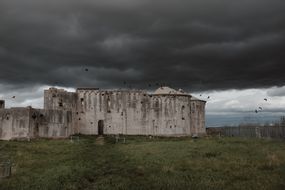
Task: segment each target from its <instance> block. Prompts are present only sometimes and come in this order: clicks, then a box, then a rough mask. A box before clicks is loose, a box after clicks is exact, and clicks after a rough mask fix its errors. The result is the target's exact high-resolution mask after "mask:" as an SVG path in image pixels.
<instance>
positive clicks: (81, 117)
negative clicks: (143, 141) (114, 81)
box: [75, 89, 205, 136]
mask: <svg viewBox="0 0 285 190" xmlns="http://www.w3.org/2000/svg"><path fill="white" fill-rule="evenodd" d="M77 94H78V102H77V112H76V117H75V120H76V121H77V122H78V123H77V126H75V128H76V129H77V131H78V132H79V133H82V134H98V131H99V129H98V126H99V125H100V124H99V123H103V124H104V130H103V131H104V134H128V135H158V136H184V135H192V134H202V133H205V115H204V105H205V102H203V101H198V100H197V101H194V102H193V105H194V107H195V110H192V108H191V105H192V104H191V102H192V100H191V96H188V95H151V94H148V93H147V92H146V91H142V90H121V91H103V90H88V89H87V90H84V89H80V90H77ZM191 111H192V112H191ZM192 117H193V118H192Z"/></svg>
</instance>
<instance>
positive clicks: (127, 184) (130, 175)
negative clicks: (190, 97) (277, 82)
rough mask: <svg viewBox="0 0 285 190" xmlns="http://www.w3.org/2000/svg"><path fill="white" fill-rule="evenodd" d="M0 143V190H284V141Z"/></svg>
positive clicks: (86, 138)
mask: <svg viewBox="0 0 285 190" xmlns="http://www.w3.org/2000/svg"><path fill="white" fill-rule="evenodd" d="M102 142H103V141H99V143H98V140H97V141H96V137H94V136H93V137H92V136H82V137H80V140H79V141H76V142H70V141H69V140H44V139H41V140H35V141H31V142H16V141H11V142H7V141H0V159H1V160H7V159H10V160H11V161H12V163H13V168H12V176H11V177H10V178H5V179H0V189H1V190H5V189H52V190H55V189H131V190H134V189H219V190H221V189H257V190H262V189H270V190H271V189H285V142H284V141H276V140H259V139H242V138H220V139H219V138H201V139H197V140H193V139H191V138H158V139H148V138H147V137H126V143H125V144H124V143H123V142H119V143H115V139H114V138H112V137H105V139H104V143H102Z"/></svg>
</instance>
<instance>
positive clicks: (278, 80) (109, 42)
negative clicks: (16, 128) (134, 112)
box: [0, 0, 285, 90]
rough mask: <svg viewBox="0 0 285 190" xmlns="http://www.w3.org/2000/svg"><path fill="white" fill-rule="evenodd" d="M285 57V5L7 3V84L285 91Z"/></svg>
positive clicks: (3, 17)
mask: <svg viewBox="0 0 285 190" xmlns="http://www.w3.org/2000/svg"><path fill="white" fill-rule="evenodd" d="M284 52H285V1H283V0H250V1H249V0H241V1H228V0H204V1H200V0H187V1H186V0H181V1H166V0H157V1H150V0H144V1H141V0H108V1H97V0H82V1H75V0H57V1H55V0H49V1H44V0H1V1H0V66H1V69H0V79H1V81H0V83H2V84H5V85H7V84H8V85H12V86H16V87H17V86H21V87H23V86H37V85H62V86H69V87H76V86H98V87H122V86H123V81H126V83H127V85H132V86H133V87H143V88H146V87H147V86H148V84H149V83H151V84H152V86H153V84H155V83H165V84H169V85H171V86H174V87H182V88H186V89H191V90H211V89H230V88H255V87H256V88H257V87H269V86H273V85H280V86H281V85H285V75H284V74H283V73H284V72H283V70H282V67H283V64H284V61H285V53H284ZM85 68H88V71H85Z"/></svg>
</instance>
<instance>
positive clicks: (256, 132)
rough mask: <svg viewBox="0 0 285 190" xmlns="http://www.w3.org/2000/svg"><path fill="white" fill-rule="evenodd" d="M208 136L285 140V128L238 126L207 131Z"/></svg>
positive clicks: (214, 128) (208, 129)
mask: <svg viewBox="0 0 285 190" xmlns="http://www.w3.org/2000/svg"><path fill="white" fill-rule="evenodd" d="M206 131H207V134H208V135H219V136H226V137H256V138H278V139H285V126H238V127H213V128H207V129H206Z"/></svg>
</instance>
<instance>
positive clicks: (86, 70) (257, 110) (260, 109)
mask: <svg viewBox="0 0 285 190" xmlns="http://www.w3.org/2000/svg"><path fill="white" fill-rule="evenodd" d="M84 71H85V72H88V71H89V69H88V68H85V69H84ZM123 84H124V85H125V86H126V85H127V82H126V81H123ZM152 86H160V87H162V86H166V84H165V83H161V84H160V83H155V84H151V83H149V84H148V87H152ZM129 88H131V86H130V85H129ZM200 97H202V94H200ZM11 98H12V99H15V98H16V96H12V97H11ZM210 98H211V97H210V96H207V99H208V100H209V99H210ZM263 100H264V101H266V102H267V101H268V99H267V98H264V99H263ZM262 110H263V108H262V107H261V106H259V107H258V108H257V109H255V110H254V112H255V113H259V112H261V111H262Z"/></svg>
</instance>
